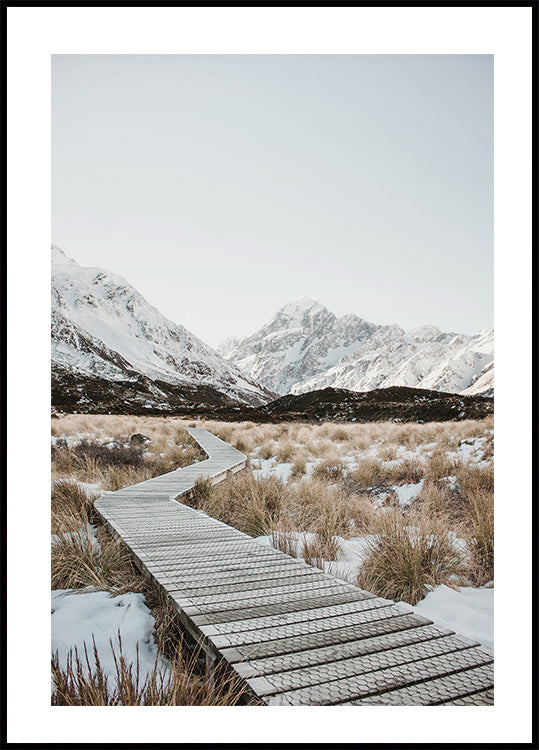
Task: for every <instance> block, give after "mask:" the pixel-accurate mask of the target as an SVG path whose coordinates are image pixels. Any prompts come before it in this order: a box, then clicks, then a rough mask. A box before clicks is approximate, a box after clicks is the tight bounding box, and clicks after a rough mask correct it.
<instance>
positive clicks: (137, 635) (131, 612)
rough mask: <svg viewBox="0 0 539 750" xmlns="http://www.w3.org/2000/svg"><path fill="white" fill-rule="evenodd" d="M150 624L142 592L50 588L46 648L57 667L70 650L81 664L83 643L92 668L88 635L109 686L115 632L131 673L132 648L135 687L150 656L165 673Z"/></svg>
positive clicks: (152, 623) (143, 676)
mask: <svg viewBox="0 0 539 750" xmlns="http://www.w3.org/2000/svg"><path fill="white" fill-rule="evenodd" d="M154 626H155V621H154V618H153V617H152V615H151V613H150V610H149V609H148V607H147V606H146V604H145V603H144V595H143V594H134V593H128V594H122V595H121V596H112V595H111V594H109V593H108V592H106V591H91V592H86V591H82V592H81V591H80V590H77V589H57V590H56V591H52V592H51V634H52V642H51V647H52V653H53V654H54V653H55V652H58V658H59V663H60V666H61V667H64V668H65V666H66V660H67V655H68V653H69V650H70V649H73V650H74V649H75V648H76V649H77V650H78V653H79V657H80V658H81V660H82V661H83V663H85V661H86V657H85V653H84V644H86V647H87V653H88V659H89V662H90V665H91V666H92V668H93V667H95V659H94V652H93V642H92V638H94V639H95V644H96V646H97V650H98V654H99V660H100V662H101V666H102V668H103V671H104V672H105V674H106V675H107V676H108V679H109V686H110V687H111V688H113V687H114V686H115V685H116V669H115V666H114V657H113V653H112V650H111V643H110V642H111V641H112V644H113V647H114V650H115V652H116V655H117V656H118V655H119V652H120V645H119V640H118V633H120V637H121V642H122V652H123V654H124V657H125V658H126V661H127V663H128V664H129V663H132V664H133V665H134V667H133V673H135V670H136V661H137V646H138V654H139V667H140V672H139V674H140V683H139V684H140V686H142V684H143V683H144V680H145V679H146V677H147V675H148V673H149V672H151V671H152V670H153V668H154V665H155V663H156V658H157V665H158V668H159V670H160V671H162V673H163V674H164V675H166V676H168V675H169V665H168V662H167V661H166V660H165V659H164V658H163V657H161V656H158V652H157V646H156V644H155V639H154V635H153V633H154ZM86 671H87V670H86Z"/></svg>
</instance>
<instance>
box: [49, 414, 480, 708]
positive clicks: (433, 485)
mask: <svg viewBox="0 0 539 750" xmlns="http://www.w3.org/2000/svg"><path fill="white" fill-rule="evenodd" d="M189 424H191V425H194V426H198V427H202V428H204V429H208V430H210V431H211V432H213V433H214V434H216V435H218V436H219V437H221V438H222V439H224V440H226V441H227V442H229V443H231V444H232V445H234V446H236V447H237V448H238V449H239V450H241V451H242V452H243V453H245V454H247V455H249V454H253V455H252V456H251V458H253V459H255V458H262V459H269V458H272V457H275V458H276V460H277V462H280V463H291V464H292V475H291V478H290V480H289V481H288V483H285V482H282V481H280V480H278V479H276V478H269V479H256V478H255V476H254V475H253V474H252V473H251V472H250V471H249V470H247V471H244V472H241V473H238V474H236V475H234V476H233V477H232V478H230V479H227V480H226V481H225V482H222V483H220V484H218V485H216V486H212V485H211V483H210V482H198V483H197V485H196V487H195V490H194V491H193V493H192V498H191V499H190V500H189V502H190V503H191V504H192V505H194V506H195V507H199V508H201V509H203V510H205V511H206V512H207V513H209V514H210V515H211V516H213V517H216V518H219V519H220V520H222V521H224V522H225V523H228V524H230V525H232V526H234V527H236V528H238V529H240V530H241V531H245V532H246V533H249V534H251V535H252V536H259V535H265V534H271V535H272V543H273V544H274V546H276V547H278V548H279V549H281V550H283V551H284V552H287V553H288V554H292V553H293V551H294V549H295V547H296V544H295V542H294V539H295V536H294V535H293V534H292V532H295V533H296V534H297V533H298V532H299V533H301V532H310V533H312V534H314V535H315V537H314V541H313V542H311V543H310V544H308V545H307V546H306V548H305V549H304V550H303V555H304V557H305V559H306V560H307V561H308V562H310V563H311V564H313V565H318V566H319V567H323V561H324V560H325V561H326V562H327V561H330V560H335V559H336V558H337V556H338V548H339V547H338V540H337V538H338V537H344V538H347V537H350V536H359V535H366V534H372V535H374V539H375V541H374V542H373V544H372V549H371V554H370V556H369V558H368V560H367V561H366V562H365V564H364V566H363V568H362V571H361V573H360V578H359V580H358V585H360V586H361V587H362V588H367V589H368V590H371V591H373V592H374V593H376V594H378V595H381V596H386V597H388V598H392V599H398V600H400V599H403V600H405V601H408V602H410V603H412V604H414V603H416V602H417V601H418V600H419V599H420V598H422V596H424V594H425V587H426V586H427V585H437V584H439V583H448V584H450V585H451V584H454V583H455V582H456V581H458V580H461V581H468V582H471V583H473V584H475V585H481V584H483V583H485V582H487V581H490V580H492V578H493V549H494V546H493V545H494V541H493V539H494V535H493V518H494V516H493V482H494V473H493V464H492V461H490V463H488V464H487V465H482V466H476V465H475V464H473V463H472V462H471V461H468V462H467V461H464V460H462V459H460V460H458V459H457V456H456V454H455V451H456V450H457V449H458V447H459V445H460V443H461V441H464V440H472V439H473V438H477V437H485V438H486V439H485V440H484V441H483V452H484V458H485V459H486V460H488V459H489V458H490V459H491V458H492V451H493V440H492V436H491V434H490V433H489V432H486V431H488V430H492V424H493V422H492V418H487V419H484V420H480V421H477V422H475V421H467V422H460V423H443V424H436V423H429V424H423V425H420V424H396V423H389V422H388V423H373V424H342V425H341V424H339V425H335V424H331V423H325V424H321V425H301V424H292V423H290V424H253V423H250V422H243V423H223V422H217V421H210V420H200V421H197V422H196V423H193V422H191V423H190V422H188V421H184V420H181V419H175V418H166V419H165V418H142V417H141V418H136V417H110V416H102V417H101V416H99V417H95V416H87V415H70V416H67V417H61V418H59V419H55V420H54V422H53V430H54V433H55V434H56V436H57V437H59V438H62V437H63V436H64V437H66V438H76V439H78V440H79V441H80V440H81V439H83V438H86V440H87V441H92V440H95V441H97V442H98V443H99V442H101V443H104V442H105V441H107V440H109V439H110V438H113V439H115V440H117V441H118V442H122V441H123V442H124V443H125V442H128V440H129V437H130V435H132V434H134V433H142V434H144V435H146V436H147V437H148V438H149V439H150V441H151V442H150V443H148V444H146V445H145V446H144V454H145V455H144V460H143V461H141V462H140V463H139V464H138V465H130V464H129V463H123V464H122V463H121V462H120V463H117V464H116V465H106V464H104V463H103V461H100V460H98V459H99V455H98V454H99V451H97V452H96V451H94V453H95V455H94V454H92V452H91V451H89V452H87V454H84V455H77V453H76V452H75V451H74V450H73V449H72V448H69V447H67V445H66V447H65V448H62V447H58V448H55V449H53V454H54V455H53V477H55V478H73V479H79V480H81V481H85V482H89V483H97V484H100V485H101V487H103V488H105V489H117V488H119V487H122V486H126V485H129V484H133V483H135V482H137V481H142V480H143V479H146V478H149V477H150V476H154V475H156V474H161V473H164V472H165V471H169V470H171V469H173V468H176V466H180V465H184V463H183V462H185V464H187V463H190V462H192V461H193V460H194V459H196V458H199V459H200V458H204V457H205V456H204V455H201V453H200V452H199V451H198V450H197V449H196V448H195V447H194V446H193V445H192V440H191V438H190V437H189V436H188V435H187V433H185V431H184V427H185V426H187V425H189ZM257 449H258V450H257ZM255 451H256V452H255ZM406 451H412V452H413V455H410V454H408V455H406V453H405V452H406ZM147 454H150V455H147ZM351 456H354V459H355V460H356V462H357V464H358V466H357V468H355V469H354V470H352V471H350V470H349V469H348V467H347V463H346V461H348V460H350V457H351ZM399 456H403V457H402V458H401V459H400V460H396V459H398V458H399ZM117 457H118V459H119V458H121V456H120V454H118V456H117ZM308 462H309V463H315V464H316V466H315V469H314V472H313V473H312V475H311V476H306V470H307V463H308ZM384 462H391V463H390V464H389V465H387V464H384ZM135 463H136V462H135ZM450 476H454V477H456V482H453V484H452V485H448V484H447V483H445V482H443V481H440V480H442V479H443V478H444V477H450ZM421 478H424V484H423V488H422V490H421V494H420V498H419V500H417V501H416V502H415V503H414V504H413V505H412V506H411V507H410V508H409V509H408V510H407V511H406V512H405V513H404V514H403V513H402V512H401V511H400V510H399V509H397V508H392V509H388V508H385V509H381V510H377V509H376V508H375V506H374V504H373V495H372V494H371V493H370V490H371V489H372V488H374V487H382V488H384V487H390V486H391V485H395V484H402V483H416V482H418V481H419V479H421ZM74 487H76V485H75V486H74ZM53 511H54V512H53V523H54V524H55V525H54V528H53V531H54V533H56V534H58V535H59V536H60V537H61V541H60V542H59V543H58V545H57V548H56V552H53V557H54V560H53V568H54V571H55V573H54V575H55V576H56V578H54V580H55V581H56V582H61V585H62V587H68V586H77V585H78V586H83V585H89V584H90V585H95V586H96V587H103V588H106V589H107V590H112V591H118V590H122V586H123V585H129V588H124V589H123V590H139V591H144V593H145V594H146V596H147V598H149V602H151V606H152V608H153V612H154V613H155V614H156V616H157V621H158V624H157V625H156V629H157V631H158V633H159V635H158V642H159V643H160V644H161V645H160V648H161V650H162V652H163V653H172V649H173V646H174V643H176V642H177V640H178V637H179V634H180V630H177V628H179V627H180V626H179V624H178V620H177V613H176V612H175V610H174V608H173V607H171V604H170V602H169V601H167V600H166V597H165V599H164V600H163V599H160V597H159V595H157V594H155V592H152V588H151V587H149V586H148V583H147V582H146V581H145V580H144V579H143V578H141V577H140V575H139V574H138V573H137V572H136V571H133V568H132V564H131V563H130V562H129V561H127V560H125V559H124V557H122V555H121V554H120V553H121V552H122V550H121V546H120V548H119V552H118V550H117V549H116V550H115V548H114V545H113V544H112V543H113V541H114V540H112V539H110V540H107V539H105V538H104V537H103V534H104V532H103V530H102V529H99V531H98V536H99V541H100V543H101V553H100V554H99V555H96V549H95V545H94V546H93V547H92V543H91V533H90V531H89V527H88V526H87V524H88V523H89V522H90V521H91V520H92V514H91V499H90V498H89V497H88V495H87V494H86V493H84V492H82V491H81V490H80V488H78V489H74V488H73V486H72V487H70V486H67V485H66V486H63V485H59V486H58V488H57V490H56V496H55V498H53ZM81 530H82V531H81ZM77 531H81V533H80V535H79V536H76V535H73V534H72V535H71V536H69V534H70V532H77ZM452 532H454V533H456V534H457V536H459V537H460V538H462V539H464V540H465V543H466V546H467V552H468V555H467V559H464V557H463V555H462V554H461V553H460V552H459V551H455V549H454V544H453V538H454V534H453V533H452ZM109 543H110V545H112V546H110V547H109ZM115 555H116V557H115ZM130 565H131V568H129V566H130ZM114 571H116V572H114ZM118 571H121V573H120V572H118ZM137 576H138V578H137ZM458 576H461V578H460V579H458ZM463 576H465V578H463ZM127 582H128V584H127ZM57 585H60V583H57ZM137 587H138V588H137ZM167 705H168V704H167ZM170 705H172V704H170ZM204 705H206V704H204ZM207 705H210V704H207Z"/></svg>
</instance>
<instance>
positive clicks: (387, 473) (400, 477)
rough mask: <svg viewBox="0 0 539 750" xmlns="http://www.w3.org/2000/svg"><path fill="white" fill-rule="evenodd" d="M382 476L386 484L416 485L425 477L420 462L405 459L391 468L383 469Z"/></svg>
mask: <svg viewBox="0 0 539 750" xmlns="http://www.w3.org/2000/svg"><path fill="white" fill-rule="evenodd" d="M383 476H384V479H385V481H386V482H387V483H388V484H416V483H417V482H419V481H420V480H421V479H423V477H424V476H425V468H424V466H423V464H422V463H421V462H420V461H417V460H415V461H414V460H413V459H410V458H405V459H404V460H403V461H399V462H398V463H396V464H394V465H393V466H390V467H384V468H383Z"/></svg>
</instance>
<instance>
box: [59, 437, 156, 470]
mask: <svg viewBox="0 0 539 750" xmlns="http://www.w3.org/2000/svg"><path fill="white" fill-rule="evenodd" d="M143 450H144V449H143V448H142V447H141V446H134V445H129V446H126V445H120V444H119V443H115V444H114V445H110V446H109V445H101V444H100V443H98V442H97V441H95V440H81V441H80V443H78V444H77V445H75V446H74V447H73V449H72V451H73V453H74V455H75V456H76V457H77V458H79V459H85V458H89V459H92V460H93V461H95V462H96V464H97V465H98V466H133V467H135V468H137V467H139V466H140V465H141V464H142V462H143V456H142V453H143Z"/></svg>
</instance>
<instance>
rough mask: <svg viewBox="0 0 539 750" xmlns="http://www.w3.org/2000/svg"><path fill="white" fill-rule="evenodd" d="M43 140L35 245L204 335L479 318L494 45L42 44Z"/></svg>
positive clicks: (485, 274)
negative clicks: (298, 50) (212, 47)
mask: <svg viewBox="0 0 539 750" xmlns="http://www.w3.org/2000/svg"><path fill="white" fill-rule="evenodd" d="M52 136H53V137H52V143H53V149H52V188H53V207H52V229H53V231H52V241H53V242H54V243H55V244H57V245H59V246H60V247H62V248H63V249H64V250H65V251H66V253H67V254H68V255H69V256H71V257H73V258H74V259H75V260H76V261H77V262H79V263H81V264H82V265H96V266H102V267H105V268H108V269H110V270H112V271H115V272H116V273H119V274H121V275H122V276H125V277H126V278H127V279H128V281H130V282H131V283H132V284H133V285H134V286H136V287H137V288H138V289H139V291H140V292H141V293H142V294H143V295H144V296H145V297H146V298H147V299H148V301H149V302H151V303H152V304H153V305H155V306H156V307H158V308H159V309H160V310H161V312H163V313H164V314H165V315H167V316H168V317H170V318H171V319H172V320H174V321H176V322H178V323H182V324H183V325H185V326H186V327H187V328H188V329H189V330H191V331H192V332H193V333H195V334H196V335H198V336H200V337H201V338H202V339H203V340H205V341H206V342H207V343H209V344H210V345H212V346H215V345H217V344H218V343H219V341H221V340H222V339H223V338H224V337H226V336H228V335H234V334H241V335H246V334H249V333H251V332H253V331H254V330H256V329H257V328H258V327H259V326H260V325H262V324H263V323H265V322H266V321H267V320H268V319H269V317H270V316H271V315H272V314H273V313H274V312H275V311H276V309H277V308H278V307H280V306H281V305H282V304H284V303H286V302H288V301H290V300H292V299H296V298H298V297H301V296H303V295H305V294H309V295H313V296H315V297H317V298H318V299H320V300H321V301H322V302H323V303H324V304H326V305H327V306H328V307H329V309H331V310H333V312H335V313H336V314H337V315H342V314H344V313H348V312H355V313H357V314H358V315H360V316H362V317H364V318H366V319H368V320H371V321H373V322H375V323H399V324H400V325H402V326H403V327H404V328H411V327H414V326H417V325H422V324H426V323H432V324H435V325H438V326H440V327H441V328H442V329H444V330H454V331H462V332H465V333H473V332H475V331H477V330H479V329H480V328H482V327H485V326H489V325H492V320H493V299H492V290H493V58H492V56H486V55H435V56H432V55H404V56H399V55H163V56H160V55H133V56H130V55H114V56H108V55H99V56H98V55H60V56H58V55H57V56H54V57H53V64H52Z"/></svg>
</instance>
